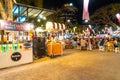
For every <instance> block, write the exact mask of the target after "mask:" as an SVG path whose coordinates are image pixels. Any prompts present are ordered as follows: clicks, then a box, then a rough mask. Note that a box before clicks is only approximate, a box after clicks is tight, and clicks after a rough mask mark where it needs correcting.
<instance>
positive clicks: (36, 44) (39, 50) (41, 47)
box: [33, 37, 46, 58]
mask: <svg viewBox="0 0 120 80" xmlns="http://www.w3.org/2000/svg"><path fill="white" fill-rule="evenodd" d="M33 55H34V58H41V57H43V56H45V55H46V46H45V38H41V37H34V38H33Z"/></svg>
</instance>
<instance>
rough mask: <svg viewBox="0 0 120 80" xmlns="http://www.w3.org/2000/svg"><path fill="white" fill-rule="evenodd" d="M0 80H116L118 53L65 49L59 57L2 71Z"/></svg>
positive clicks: (119, 72) (119, 76)
mask: <svg viewBox="0 0 120 80" xmlns="http://www.w3.org/2000/svg"><path fill="white" fill-rule="evenodd" d="M0 80H120V53H119V54H117V53H114V54H113V53H108V52H99V51H98V50H94V51H79V50H65V51H64V55H63V56H57V57H55V58H52V59H51V58H49V57H45V58H42V59H39V60H35V61H34V62H33V63H31V64H25V65H21V66H16V67H11V68H6V69H2V70H0Z"/></svg>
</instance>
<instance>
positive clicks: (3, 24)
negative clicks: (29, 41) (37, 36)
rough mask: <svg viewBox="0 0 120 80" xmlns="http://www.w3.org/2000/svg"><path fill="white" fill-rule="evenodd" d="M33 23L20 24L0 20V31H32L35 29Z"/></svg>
mask: <svg viewBox="0 0 120 80" xmlns="http://www.w3.org/2000/svg"><path fill="white" fill-rule="evenodd" d="M33 28H34V25H33V24H32V23H19V22H12V21H6V20H0V30H15V31H30V29H33Z"/></svg>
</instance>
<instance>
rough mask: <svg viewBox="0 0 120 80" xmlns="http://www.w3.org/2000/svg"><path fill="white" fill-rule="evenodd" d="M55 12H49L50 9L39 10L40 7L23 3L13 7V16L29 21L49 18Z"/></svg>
mask: <svg viewBox="0 0 120 80" xmlns="http://www.w3.org/2000/svg"><path fill="white" fill-rule="evenodd" d="M54 12H55V11H54V10H49V9H44V8H39V7H34V6H30V5H25V4H21V3H15V4H14V6H13V15H14V17H15V18H16V17H17V18H18V17H19V18H20V19H22V18H23V19H24V18H26V19H29V18H34V19H36V18H43V19H44V18H46V17H47V16H49V15H51V14H53V13H54ZM34 19H33V20H34Z"/></svg>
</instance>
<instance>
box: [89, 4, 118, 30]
mask: <svg viewBox="0 0 120 80" xmlns="http://www.w3.org/2000/svg"><path fill="white" fill-rule="evenodd" d="M118 12H120V4H118V3H114V4H110V5H108V6H104V7H102V8H100V9H98V10H96V11H95V12H94V14H92V15H91V16H90V18H91V23H92V24H95V25H100V26H102V27H100V28H101V29H102V28H104V26H105V25H108V26H113V27H116V26H117V24H116V22H115V15H116V14H117V13H118Z"/></svg>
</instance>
